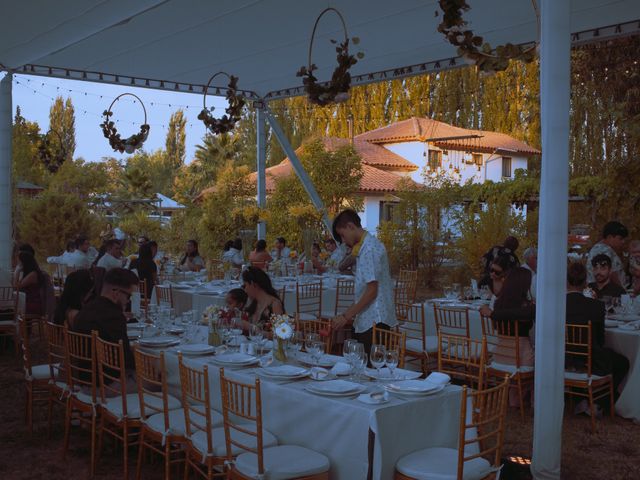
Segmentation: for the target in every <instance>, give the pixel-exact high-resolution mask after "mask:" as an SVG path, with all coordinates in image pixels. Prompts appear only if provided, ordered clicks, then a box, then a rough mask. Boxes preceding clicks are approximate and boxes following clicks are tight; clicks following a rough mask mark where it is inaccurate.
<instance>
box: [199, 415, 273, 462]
mask: <svg viewBox="0 0 640 480" xmlns="http://www.w3.org/2000/svg"><path fill="white" fill-rule="evenodd" d="M244 427H246V428H247V430H248V429H251V430H252V431H255V424H254V423H251V424H247V425H244ZM211 432H212V440H213V452H211V453H212V454H213V456H214V457H225V456H226V455H227V446H226V442H225V438H224V428H223V427H218V428H214V429H213V430H212V431H211ZM230 434H231V438H233V439H234V440H235V441H237V442H240V443H242V444H244V445H246V446H248V447H251V448H257V444H256V437H253V436H251V435H247V434H246V433H242V432H239V431H237V430H234V429H233V428H232V429H230ZM190 440H191V444H192V445H193V447H194V448H195V449H196V450H198V451H199V452H200V453H202V454H206V453H207V435H206V433H205V432H203V431H202V430H199V431H198V432H196V433H194V434H193V435H191V437H190ZM262 445H263V447H264V448H267V447H275V446H276V445H278V440H277V439H276V437H274V436H273V434H272V433H271V432H269V431H267V430H265V429H264V428H263V429H262ZM242 452H244V450H243V449H241V448H240V447H238V446H236V445H231V454H232V455H233V456H234V457H235V456H236V455H239V454H241V453H242Z"/></svg>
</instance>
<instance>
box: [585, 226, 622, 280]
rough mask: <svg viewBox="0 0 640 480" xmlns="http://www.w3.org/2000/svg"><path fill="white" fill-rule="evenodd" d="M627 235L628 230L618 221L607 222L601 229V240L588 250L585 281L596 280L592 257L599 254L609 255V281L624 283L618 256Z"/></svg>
mask: <svg viewBox="0 0 640 480" xmlns="http://www.w3.org/2000/svg"><path fill="white" fill-rule="evenodd" d="M628 236H629V230H627V227H625V226H624V225H623V224H621V223H620V222H615V221H614V222H609V223H607V224H606V225H605V226H604V228H603V229H602V240H600V241H599V242H598V243H596V244H595V245H594V246H593V247H592V248H591V250H590V251H589V258H588V259H587V273H588V276H587V281H588V282H589V283H593V282H595V281H596V279H595V274H594V271H593V259H594V258H595V257H596V256H597V255H600V254H604V255H606V256H607V257H609V260H610V261H611V278H610V279H611V281H612V282H613V283H615V284H617V285H622V284H623V283H624V266H623V265H622V261H621V260H620V257H619V256H618V252H622V250H623V248H624V241H625V239H626V238H627V237H628Z"/></svg>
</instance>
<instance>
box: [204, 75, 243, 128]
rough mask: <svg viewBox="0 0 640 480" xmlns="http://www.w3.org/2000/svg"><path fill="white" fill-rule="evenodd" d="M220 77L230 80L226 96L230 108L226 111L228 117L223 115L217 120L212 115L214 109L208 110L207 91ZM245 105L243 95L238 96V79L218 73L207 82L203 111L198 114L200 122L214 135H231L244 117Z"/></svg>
mask: <svg viewBox="0 0 640 480" xmlns="http://www.w3.org/2000/svg"><path fill="white" fill-rule="evenodd" d="M218 75H226V76H227V77H228V78H229V84H228V85H227V95H226V99H227V102H228V103H229V106H228V107H227V108H225V110H224V111H225V113H226V115H223V116H222V117H221V118H215V117H214V116H213V115H212V114H211V112H213V110H214V107H210V108H207V91H208V90H209V87H210V86H211V82H212V81H213V79H214V78H216V77H217V76H218ZM244 105H245V101H244V98H243V97H242V95H240V94H238V77H234V76H233V75H229V74H228V73H226V72H218V73H216V74H214V75H213V76H212V77H211V78H210V79H209V81H208V82H207V86H206V87H205V89H204V98H203V100H202V110H201V111H200V113H199V114H198V120H202V122H203V123H204V124H205V126H206V127H207V128H208V129H209V131H210V132H211V133H213V134H214V135H218V134H221V133H229V132H230V131H231V130H233V127H235V125H236V123H237V122H238V121H239V120H240V118H241V117H242V108H243V107H244Z"/></svg>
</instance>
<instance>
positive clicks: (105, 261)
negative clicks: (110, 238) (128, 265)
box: [96, 253, 124, 271]
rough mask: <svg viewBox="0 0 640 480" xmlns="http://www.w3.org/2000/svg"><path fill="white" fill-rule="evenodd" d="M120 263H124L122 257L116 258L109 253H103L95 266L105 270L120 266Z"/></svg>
mask: <svg viewBox="0 0 640 480" xmlns="http://www.w3.org/2000/svg"><path fill="white" fill-rule="evenodd" d="M122 265H124V259H123V258H116V257H114V256H113V255H111V254H110V253H105V254H104V255H103V256H102V257H101V258H100V260H98V263H97V264H96V266H98V267H102V268H104V269H105V270H107V271H109V270H111V269H112V268H122Z"/></svg>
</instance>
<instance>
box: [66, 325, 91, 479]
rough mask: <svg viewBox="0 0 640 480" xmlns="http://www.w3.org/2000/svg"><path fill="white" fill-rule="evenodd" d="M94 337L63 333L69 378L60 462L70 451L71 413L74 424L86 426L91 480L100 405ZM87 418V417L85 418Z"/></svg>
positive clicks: (68, 332)
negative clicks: (75, 421) (89, 449)
mask: <svg viewBox="0 0 640 480" xmlns="http://www.w3.org/2000/svg"><path fill="white" fill-rule="evenodd" d="M95 343H96V333H95V332H93V333H92V334H91V335H85V334H82V333H75V332H71V331H69V330H67V329H65V353H66V365H67V369H68V372H69V374H68V378H69V401H68V402H67V411H66V414H65V419H64V447H63V458H64V457H65V456H66V454H67V450H69V436H70V433H71V432H70V431H71V417H72V414H73V413H74V412H77V413H78V415H77V417H76V420H77V421H79V422H80V423H83V424H85V425H88V426H89V429H90V434H91V464H90V469H91V470H90V471H91V478H93V475H94V473H95V464H96V462H95V455H96V422H97V418H98V413H99V403H98V399H97V389H96V357H95V351H96V350H95ZM87 416H88V417H87Z"/></svg>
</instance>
